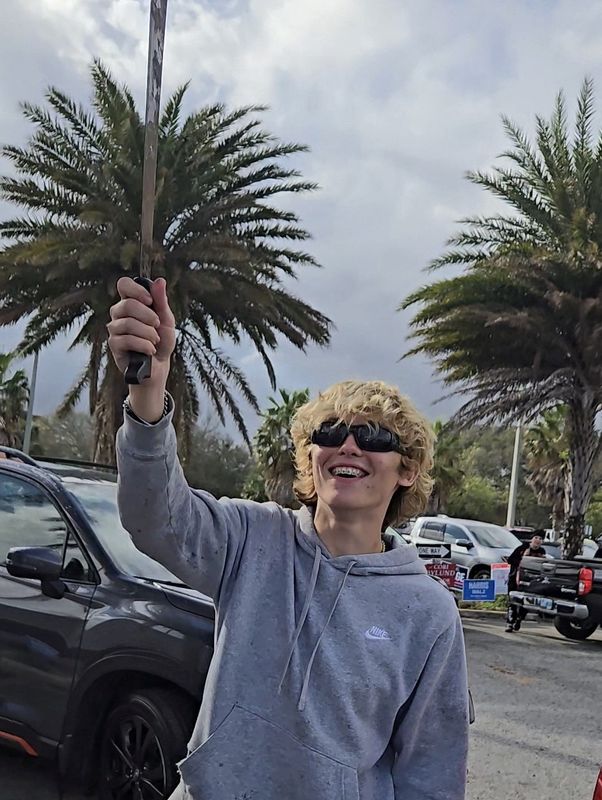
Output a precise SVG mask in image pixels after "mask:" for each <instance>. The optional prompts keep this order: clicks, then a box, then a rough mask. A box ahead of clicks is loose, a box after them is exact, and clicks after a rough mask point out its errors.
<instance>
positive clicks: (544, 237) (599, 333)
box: [402, 80, 602, 557]
mask: <svg viewBox="0 0 602 800" xmlns="http://www.w3.org/2000/svg"><path fill="white" fill-rule="evenodd" d="M593 113H594V93H593V86H592V83H591V81H589V80H586V81H585V82H584V84H583V87H582V89H581V93H580V96H579V102H578V108H577V117H576V126H575V132H574V135H573V136H572V137H571V136H570V134H569V131H568V125H567V119H566V112H565V103H564V98H563V95H562V94H560V95H559V96H558V98H557V101H556V106H555V110H554V113H553V115H552V117H551V119H550V121H545V120H544V119H542V118H540V117H537V134H536V145H535V146H533V145H532V144H531V142H530V141H529V139H528V137H527V136H526V135H525V134H524V133H523V132H522V131H521V130H520V129H519V128H517V127H516V126H515V125H514V124H513V123H512V122H511V121H510V120H508V119H507V118H504V120H503V121H504V127H505V130H506V133H507V134H508V136H509V138H510V141H511V148H510V149H509V150H508V151H507V152H506V153H504V157H505V158H507V159H509V160H510V161H511V162H512V164H511V166H510V167H498V168H496V169H495V170H494V172H493V173H492V174H485V173H481V172H475V173H469V176H468V177H469V179H470V180H471V181H472V182H473V183H475V184H477V185H478V186H481V187H483V188H484V189H486V190H487V191H489V192H491V193H493V194H494V195H495V196H497V197H498V198H501V199H502V200H503V201H505V202H506V203H507V204H508V205H509V206H510V212H509V213H508V214H506V215H504V214H494V215H491V216H485V217H472V218H469V219H467V220H464V224H465V225H466V228H465V229H463V230H462V231H461V232H460V233H459V234H458V235H457V236H454V237H453V238H452V239H451V240H450V241H449V242H448V245H449V250H448V251H447V252H446V253H445V254H444V255H443V256H442V257H440V258H438V259H436V260H435V261H434V262H433V263H432V265H431V267H432V268H441V267H444V266H446V265H455V266H457V265H462V266H463V267H464V272H463V273H462V274H461V275H459V276H457V277H454V278H450V279H447V280H446V279H443V280H439V281H435V282H434V283H431V284H430V285H427V286H425V287H424V288H422V289H419V290H418V291H417V292H415V293H414V294H412V295H410V297H408V298H407V299H406V300H405V301H404V303H403V304H402V307H403V308H407V307H409V306H412V305H414V304H418V303H420V304H421V305H422V308H420V310H418V311H417V313H416V315H415V317H414V319H413V321H412V326H413V333H412V336H413V337H414V338H415V339H417V340H418V344H417V345H416V346H415V347H414V348H413V350H412V351H411V352H412V353H423V354H426V355H428V356H430V357H432V358H433V359H434V361H435V364H436V366H437V369H438V370H439V372H440V373H441V374H442V376H443V380H444V383H445V384H447V385H453V386H454V389H455V393H460V394H463V395H468V396H469V397H470V399H469V400H468V401H467V402H466V403H465V404H464V405H463V407H462V408H461V409H460V411H459V412H458V414H457V415H456V422H457V423H458V424H463V425H468V424H472V423H474V422H476V421H485V422H492V421H518V420H520V419H524V420H525V421H526V422H529V421H532V420H534V419H536V418H537V417H539V416H540V415H541V414H542V413H543V412H544V411H546V410H547V409H551V408H555V407H556V406H557V405H558V404H560V403H562V404H564V405H565V407H566V414H567V416H566V437H567V446H568V451H569V462H570V497H569V510H568V517H567V524H566V535H565V542H564V548H565V554H566V555H567V556H569V557H572V556H573V555H574V554H576V553H578V552H579V549H580V547H581V542H582V540H583V535H584V515H585V512H586V510H587V506H588V503H589V500H590V497H591V494H592V489H593V466H594V463H595V460H596V457H597V454H598V452H599V449H600V442H601V439H600V436H599V434H598V432H597V430H596V425H595V421H596V416H597V414H598V412H599V411H600V409H601V408H602V362H601V360H600V357H599V353H600V349H601V345H602V270H601V269H600V263H601V262H600V252H601V247H602V136H600V135H598V137H597V140H596V141H594V137H593V133H592V117H593Z"/></svg>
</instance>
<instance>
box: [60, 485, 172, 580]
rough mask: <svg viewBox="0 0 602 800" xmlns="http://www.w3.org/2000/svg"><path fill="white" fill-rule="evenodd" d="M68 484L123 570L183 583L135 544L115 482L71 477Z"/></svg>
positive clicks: (97, 533) (103, 543) (116, 563)
mask: <svg viewBox="0 0 602 800" xmlns="http://www.w3.org/2000/svg"><path fill="white" fill-rule="evenodd" d="M65 484H66V486H67V488H68V489H69V491H70V492H71V493H72V494H74V495H75V496H76V497H77V499H78V500H79V501H80V503H81V504H82V506H83V508H84V511H85V512H86V516H87V517H88V520H89V522H90V525H91V526H92V528H93V529H94V532H95V534H96V536H97V537H98V540H99V542H100V543H101V545H102V546H103V547H104V548H105V550H106V551H107V553H108V554H109V556H110V557H111V558H112V560H113V561H114V562H115V565H116V566H117V567H118V568H119V569H120V570H122V571H123V572H126V573H128V574H129V575H134V576H137V577H140V578H146V579H148V580H155V581H168V582H170V583H171V582H173V583H178V584H182V581H180V580H178V578H176V576H175V575H173V574H172V573H171V572H170V571H169V570H168V569H166V568H165V567H164V566H162V565H161V564H159V563H158V562H157V561H155V560H154V559H152V558H150V556H147V555H145V554H144V553H141V552H140V550H137V549H136V548H135V547H134V543H133V542H132V540H131V539H130V537H129V534H128V533H127V531H126V530H125V529H124V527H123V526H122V524H121V522H120V520H119V512H118V510H117V484H116V483H108V482H106V483H105V482H102V483H100V482H99V483H88V482H78V481H77V479H73V478H68V479H66V480H65ZM182 585H184V584H182Z"/></svg>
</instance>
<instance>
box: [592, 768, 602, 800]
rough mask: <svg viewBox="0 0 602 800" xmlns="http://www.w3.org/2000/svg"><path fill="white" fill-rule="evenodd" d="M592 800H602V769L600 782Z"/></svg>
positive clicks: (599, 777)
mask: <svg viewBox="0 0 602 800" xmlns="http://www.w3.org/2000/svg"><path fill="white" fill-rule="evenodd" d="M592 800H602V769H601V770H600V774H599V775H598V782H597V783H596V788H595V789H594V796H593V798H592Z"/></svg>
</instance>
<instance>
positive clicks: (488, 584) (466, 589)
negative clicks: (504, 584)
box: [462, 578, 495, 600]
mask: <svg viewBox="0 0 602 800" xmlns="http://www.w3.org/2000/svg"><path fill="white" fill-rule="evenodd" d="M462 600H495V581H482V580H473V579H472V578H466V580H465V581H464V585H463V587H462Z"/></svg>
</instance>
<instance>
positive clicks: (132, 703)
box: [0, 448, 214, 800]
mask: <svg viewBox="0 0 602 800" xmlns="http://www.w3.org/2000/svg"><path fill="white" fill-rule="evenodd" d="M0 449H1V450H2V451H4V453H5V454H6V453H8V454H10V455H11V456H16V455H18V456H19V457H20V458H21V459H22V460H20V461H19V460H16V459H15V458H14V457H11V458H8V459H1V460H0V743H4V744H5V745H7V746H10V747H13V748H17V749H19V750H20V751H22V752H24V753H27V754H29V755H31V756H42V757H47V758H56V759H57V760H58V764H59V767H60V772H61V774H62V775H63V777H64V779H65V780H67V779H72V780H74V781H75V782H77V783H79V784H83V785H84V787H85V788H87V790H88V791H95V792H97V796H98V798H99V800H117V798H120V799H121V800H146V798H152V799H153V800H161V798H167V797H169V795H170V794H171V792H172V791H173V789H174V787H175V784H176V777H177V776H176V769H175V764H176V761H178V760H179V759H181V758H183V757H184V755H185V754H186V745H187V743H188V740H189V738H190V735H191V733H192V727H193V725H194V721H195V718H196V715H197V712H198V708H199V705H200V700H201V696H202V692H203V685H204V681H205V676H206V674H207V669H208V667H209V663H210V660H211V657H212V654H213V620H214V609H213V605H212V603H211V601H210V600H209V598H207V597H205V596H204V595H202V594H200V593H199V592H197V591H193V590H191V589H189V588H187V587H186V586H185V585H183V584H182V583H181V581H179V580H178V579H177V578H176V577H175V576H174V575H172V574H171V573H170V572H168V571H167V570H166V569H165V568H164V567H163V566H161V565H160V564H158V563H157V562H155V561H153V560H152V559H150V558H149V557H148V556H146V555H144V554H142V553H140V552H139V551H138V550H136V548H135V547H134V546H133V544H132V543H131V540H130V537H129V536H128V534H127V533H126V532H125V531H124V530H123V528H122V527H121V525H120V522H119V517H118V513H117V502H116V488H117V486H116V474H115V472H114V471H111V470H108V469H99V468H97V467H95V466H91V465H90V466H87V467H82V466H80V465H78V466H75V465H73V464H68V463H64V464H59V463H48V462H46V463H41V462H40V463H39V464H37V463H36V462H33V461H32V460H31V459H28V457H27V456H24V455H22V454H19V453H17V452H16V451H9V450H8V448H0ZM24 462H28V463H24Z"/></svg>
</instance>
